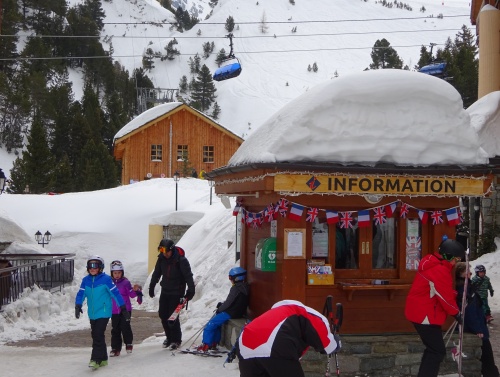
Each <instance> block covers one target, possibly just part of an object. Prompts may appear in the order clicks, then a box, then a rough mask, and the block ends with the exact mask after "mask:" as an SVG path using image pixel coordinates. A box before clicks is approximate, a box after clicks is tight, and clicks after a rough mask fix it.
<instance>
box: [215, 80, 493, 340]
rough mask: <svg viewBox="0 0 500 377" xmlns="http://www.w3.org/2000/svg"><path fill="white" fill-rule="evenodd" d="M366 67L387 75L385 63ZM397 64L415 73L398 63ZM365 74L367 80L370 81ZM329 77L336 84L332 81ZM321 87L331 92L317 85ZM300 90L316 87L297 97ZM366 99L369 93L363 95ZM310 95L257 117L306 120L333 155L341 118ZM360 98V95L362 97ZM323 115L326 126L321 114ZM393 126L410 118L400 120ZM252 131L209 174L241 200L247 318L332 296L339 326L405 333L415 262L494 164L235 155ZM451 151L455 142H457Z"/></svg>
mask: <svg viewBox="0 0 500 377" xmlns="http://www.w3.org/2000/svg"><path fill="white" fill-rule="evenodd" d="M400 72H401V71H400ZM363 74H366V73H362V74H361V75H363ZM368 74H380V75H385V76H387V77H389V76H390V75H391V73H389V72H380V73H368ZM394 74H397V75H412V74H413V75H415V73H411V72H408V73H404V71H403V72H402V73H394ZM423 76H427V75H422V77H423ZM360 77H362V76H360ZM411 78H412V79H413V78H415V80H419V79H420V78H419V77H416V76H415V77H413V76H412V77H411ZM405 79H406V76H405V77H404V78H402V79H401V77H400V82H401V85H403V86H404V85H405ZM431 79H432V80H437V79H435V78H431ZM344 80H348V78H345V79H344ZM422 80H427V78H422ZM354 82H356V85H355V86H352V87H353V89H352V90H353V91H356V90H360V91H363V87H364V86H363V83H362V82H361V80H360V78H359V77H356V80H354ZM443 83H444V81H443ZM371 84H372V85H367V86H366V87H371V88H377V87H378V86H377V85H373V82H372V83H371ZM330 85H332V86H333V85H335V80H333V82H332V83H331V84H330ZM442 85H449V84H447V83H444V84H442ZM325 87H326V86H325ZM346 87H348V86H345V87H341V89H336V91H337V93H338V95H339V96H346V97H348V96H349V94H348V93H346V92H345V90H344V88H346ZM354 87H356V88H354ZM371 90H373V89H371ZM375 90H376V89H375ZM409 90H410V91H411V90H413V88H411V89H409ZM416 90H417V89H416ZM313 91H314V90H313ZM313 91H312V92H313ZM417 91H418V90H417ZM330 92H333V90H331V91H330ZM324 93H329V92H328V91H327V90H326V89H325V90H324ZM307 95H311V96H312V95H313V94H311V93H309V94H307V93H306V94H305V95H304V96H302V97H305V96H307ZM320 97H321V96H318V98H320ZM373 97H376V95H375V94H373V95H372V96H369V95H366V96H365V97H363V98H373ZM379 97H381V98H383V97H384V93H383V92H381V93H379ZM318 98H315V99H314V100H311V99H310V97H306V98H300V97H299V99H298V100H297V102H294V101H292V103H290V104H289V105H287V106H286V107H285V108H284V109H282V111H281V112H280V113H279V114H278V115H275V116H273V117H272V118H270V120H269V121H268V122H267V123H265V124H264V125H262V126H261V127H264V128H265V127H267V130H270V131H269V132H271V131H272V130H275V129H279V128H280V126H281V125H282V124H278V122H280V119H284V118H286V119H287V122H295V121H296V120H297V119H306V120H307V121H308V124H307V127H305V126H304V125H300V124H299V125H298V130H300V129H308V130H313V129H315V128H316V129H320V130H321V131H320V132H321V133H322V137H323V139H324V140H325V143H326V144H325V146H326V147H325V146H320V145H318V144H319V143H321V140H320V139H316V142H315V143H312V142H311V141H310V140H309V139H307V137H308V136H307V135H304V138H305V139H304V141H303V143H304V144H306V145H309V146H310V147H311V148H310V149H311V151H312V153H315V148H314V145H313V144H316V145H317V149H318V150H320V149H321V150H323V149H324V150H328V148H330V147H331V150H332V154H333V153H334V152H335V150H336V148H343V146H344V145H343V144H342V143H340V144H335V141H334V140H335V137H329V136H328V134H327V132H328V131H327V130H328V129H330V130H332V132H336V131H339V130H338V129H335V127H336V126H334V125H332V124H333V123H334V122H335V119H336V118H341V117H337V116H336V115H335V112H334V111H329V110H328V106H326V105H323V106H322V104H321V103H320V104H317V105H316V104H315V101H317V100H318ZM349 98H350V99H349V100H351V98H355V97H354V96H352V97H349ZM338 101H341V99H340V97H336V98H334V99H329V100H325V103H328V104H330V107H334V106H337V108H338V109H339V111H343V109H344V108H345V106H343V104H342V103H341V104H338ZM409 102H411V101H409ZM304 103H308V104H309V105H310V106H315V107H314V109H311V111H313V112H314V115H313V116H303V117H302V116H301V115H300V114H298V113H294V112H293V111H294V107H295V108H299V107H300V106H301V104H304ZM405 103H406V101H405ZM360 106H362V107H364V106H365V104H364V103H362V102H360ZM398 106H400V105H399V104H397V103H391V105H390V107H391V108H393V109H394V111H400V110H399V109H398ZM430 106H433V105H432V104H430ZM368 108H370V107H369V105H368ZM297 111H299V110H297ZM384 111H385V110H382V109H379V108H377V114H378V115H380V114H383V115H380V116H379V117H378V118H377V119H390V114H389V115H387V113H384ZM388 111H391V110H388ZM422 111H424V112H425V109H422ZM459 111H462V110H459ZM321 112H323V114H325V113H327V114H328V116H323V114H322V113H321ZM360 113H361V110H360ZM342 114H345V113H342ZM410 116H411V115H410ZM368 118H369V116H367V119H368ZM317 119H326V120H327V124H322V125H321V127H319V126H318V127H317V125H316V124H315V122H317ZM343 119H347V118H343ZM396 119H399V118H396ZM362 121H364V118H361V117H360V118H359V122H362ZM330 122H331V123H332V124H328V123H330ZM408 122H411V120H410V119H409V120H408ZM340 123H341V121H340ZM370 126H371V125H370ZM285 127H286V126H285ZM341 127H342V126H341ZM373 127H376V125H375V126H373ZM397 127H402V129H407V128H408V127H410V126H409V125H408V124H398V125H397ZM438 127H439V125H438ZM468 127H470V126H468ZM343 129H344V130H345V129H346V127H344V128H343ZM348 129H349V128H348ZM395 129H396V128H395ZM260 130H261V129H260V128H259V129H257V131H256V132H255V133H254V134H252V135H251V136H250V137H249V138H248V140H246V141H245V143H244V144H243V145H242V146H241V147H240V149H239V150H238V151H237V153H236V155H235V156H233V158H232V159H231V160H230V165H229V166H226V167H223V168H219V169H216V170H214V171H212V172H211V173H210V174H209V175H208V176H209V178H210V179H213V180H214V181H215V191H216V193H217V194H218V195H228V196H233V197H236V198H237V201H238V203H239V204H240V208H239V209H238V210H239V216H240V217H241V218H242V220H241V221H242V222H243V223H245V226H242V227H241V228H242V230H241V237H240V238H239V239H237V244H238V246H237V247H239V250H240V252H241V266H242V267H243V268H245V269H247V271H248V279H249V282H250V284H251V287H252V294H251V298H250V305H249V311H250V313H249V314H250V316H251V317H255V316H258V315H260V314H261V313H263V312H264V311H266V310H268V309H269V308H270V307H271V306H272V305H273V304H274V303H275V302H277V301H279V300H283V299H295V300H298V301H301V302H303V303H304V304H306V305H308V306H311V307H313V308H315V309H316V310H318V311H320V312H321V311H322V310H323V306H324V303H325V298H326V297H327V296H328V295H333V297H334V301H335V302H340V303H342V304H343V307H344V318H345V319H344V323H343V328H342V332H343V333H344V334H386V333H402V332H414V328H413V326H412V325H411V323H410V322H408V321H407V320H406V318H405V316H404V306H405V301H406V296H407V294H408V291H409V289H410V286H411V283H412V282H413V279H414V276H415V274H416V270H417V267H418V263H419V261H420V259H421V258H422V257H423V256H425V255H426V254H428V253H431V252H434V251H437V250H438V246H439V244H440V243H441V242H442V240H443V237H448V238H452V239H455V235H456V224H458V223H459V221H460V220H459V216H460V198H461V197H483V196H485V195H488V193H489V190H490V188H491V183H492V177H493V172H494V170H495V169H496V168H495V167H494V166H493V165H489V164H472V165H468V166H466V167H464V166H459V164H455V165H453V164H449V165H428V166H420V167H418V166H416V165H414V166H410V165H411V164H407V165H406V166H403V165H398V164H395V163H384V162H383V161H376V162H373V163H371V164H369V163H367V164H361V163H355V162H346V161H335V160H334V159H332V160H330V161H328V160H327V159H326V157H323V158H318V159H317V160H306V161H305V160H304V159H300V158H299V159H297V160H294V158H293V151H290V154H289V155H288V156H289V157H288V158H286V159H279V158H276V161H274V162H269V161H262V160H261V161H262V162H259V159H260V157H259V156H255V157H246V156H244V154H245V153H248V155H249V156H250V155H251V151H250V149H255V148H254V147H255V146H256V145H257V144H258V143H259V141H258V140H254V138H259V136H260V137H264V135H268V134H266V132H267V130H266V131H263V132H262V133H260V132H259V131H260ZM349 130H350V129H349ZM369 131H370V132H369V135H371V136H370V137H373V132H371V131H373V128H370V127H369ZM289 132H291V131H289ZM312 132H313V131H311V133H312ZM358 132H360V131H359V130H358V129H356V130H355V131H353V132H352V134H353V135H355V137H358V135H357V133H358ZM412 132H414V133H418V132H419V131H418V130H415V131H412ZM412 132H409V134H412ZM346 133H347V132H346ZM340 134H341V133H339V132H337V133H336V135H340ZM424 136H425V135H424ZM429 137H432V138H436V137H438V138H439V136H437V135H432V136H429ZM271 138H273V139H274V140H280V139H279V138H278V137H276V135H275V134H273V135H270V136H269V139H271ZM471 139H472V137H471ZM332 140H333V142H332ZM382 142H383V141H379V143H382ZM407 143H408V144H407ZM402 144H403V145H405V144H407V145H412V141H411V140H405V141H404V142H403V143H402ZM249 147H250V149H249ZM280 148H281V150H282V151H284V152H283V153H285V155H286V153H288V150H287V148H285V147H283V148H282V146H280V145H278V144H276V145H275V146H274V150H278V149H280ZM402 148H404V146H402ZM478 149H479V148H478ZM261 152H262V151H261ZM354 153H355V152H354ZM403 153H404V151H403ZM457 153H460V150H458V149H457ZM260 155H264V153H260ZM242 156H243V157H242ZM236 157H237V158H236ZM415 158H416V157H415ZM235 161H236V162H235ZM273 211H274V215H273Z"/></svg>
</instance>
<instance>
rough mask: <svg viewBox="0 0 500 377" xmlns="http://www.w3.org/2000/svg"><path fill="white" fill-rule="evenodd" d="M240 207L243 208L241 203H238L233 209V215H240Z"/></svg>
mask: <svg viewBox="0 0 500 377" xmlns="http://www.w3.org/2000/svg"><path fill="white" fill-rule="evenodd" d="M240 208H241V205H240V203H236V205H235V206H234V209H233V216H238V213H240Z"/></svg>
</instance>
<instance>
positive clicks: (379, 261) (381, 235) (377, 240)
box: [372, 218, 397, 269]
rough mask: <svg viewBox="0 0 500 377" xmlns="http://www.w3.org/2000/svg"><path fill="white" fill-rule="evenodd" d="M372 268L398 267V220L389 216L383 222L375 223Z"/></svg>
mask: <svg viewBox="0 0 500 377" xmlns="http://www.w3.org/2000/svg"><path fill="white" fill-rule="evenodd" d="M372 237H373V238H372V268H376V269H384V268H396V238H397V235H396V221H395V219H394V218H389V219H387V220H386V222H385V223H383V224H377V225H375V223H374V224H373V231H372Z"/></svg>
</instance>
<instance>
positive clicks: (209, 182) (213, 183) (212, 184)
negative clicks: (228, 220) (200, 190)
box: [208, 180, 215, 205]
mask: <svg viewBox="0 0 500 377" xmlns="http://www.w3.org/2000/svg"><path fill="white" fill-rule="evenodd" d="M208 184H209V185H210V205H212V188H213V187H214V186H215V181H212V180H210V181H208Z"/></svg>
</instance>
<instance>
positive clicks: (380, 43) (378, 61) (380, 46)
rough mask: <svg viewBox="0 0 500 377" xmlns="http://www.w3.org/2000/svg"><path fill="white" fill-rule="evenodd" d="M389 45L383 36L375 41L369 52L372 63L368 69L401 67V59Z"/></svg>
mask: <svg viewBox="0 0 500 377" xmlns="http://www.w3.org/2000/svg"><path fill="white" fill-rule="evenodd" d="M390 46H391V44H390V43H389V42H388V41H387V39H385V38H383V39H381V40H380V39H379V40H377V41H376V42H375V44H374V45H373V48H372V52H371V57H372V61H373V63H372V64H370V69H385V68H397V69H401V68H402V67H403V61H402V60H401V58H400V57H399V55H398V53H397V52H396V50H394V49H393V48H392V47H390Z"/></svg>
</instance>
